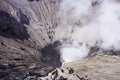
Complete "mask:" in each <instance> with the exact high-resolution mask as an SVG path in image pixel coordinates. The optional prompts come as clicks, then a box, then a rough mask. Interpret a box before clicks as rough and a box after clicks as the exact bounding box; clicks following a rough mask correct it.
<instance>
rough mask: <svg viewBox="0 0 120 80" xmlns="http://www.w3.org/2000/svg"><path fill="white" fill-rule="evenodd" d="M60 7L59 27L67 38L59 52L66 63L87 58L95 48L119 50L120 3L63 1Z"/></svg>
mask: <svg viewBox="0 0 120 80" xmlns="http://www.w3.org/2000/svg"><path fill="white" fill-rule="evenodd" d="M60 6H61V7H60V10H59V12H58V17H59V23H60V26H61V28H67V29H68V33H69V34H70V36H69V37H67V41H66V42H64V41H63V45H62V49H61V53H62V58H63V60H64V61H65V62H69V61H74V60H78V59H81V58H84V57H86V56H87V55H88V53H89V51H90V48H91V47H95V46H98V47H99V48H101V49H103V50H113V51H118V50H120V3H119V0H63V1H62V2H61V4H60Z"/></svg>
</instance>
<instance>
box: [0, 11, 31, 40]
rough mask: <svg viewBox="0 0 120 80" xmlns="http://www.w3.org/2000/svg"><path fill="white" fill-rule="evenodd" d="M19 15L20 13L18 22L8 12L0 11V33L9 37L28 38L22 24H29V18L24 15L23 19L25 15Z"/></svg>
mask: <svg viewBox="0 0 120 80" xmlns="http://www.w3.org/2000/svg"><path fill="white" fill-rule="evenodd" d="M21 16H22V14H21V15H20V21H21V22H18V21H17V20H16V19H15V18H14V17H12V16H11V15H10V14H9V13H7V12H5V11H0V35H1V36H4V37H10V38H18V39H28V38H29V34H28V32H27V29H26V27H25V26H24V25H23V24H24V23H26V24H29V20H28V19H27V17H25V18H26V19H27V20H26V19H23V18H24V16H25V15H24V16H23V17H21Z"/></svg>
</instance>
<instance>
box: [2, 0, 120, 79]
mask: <svg viewBox="0 0 120 80" xmlns="http://www.w3.org/2000/svg"><path fill="white" fill-rule="evenodd" d="M60 2H61V0H0V80H107V79H108V80H119V79H120V77H119V75H120V68H119V66H120V58H119V56H118V55H115V54H119V52H117V53H116V52H115V53H113V52H111V53H110V54H112V55H110V54H106V52H105V53H104V52H95V51H96V50H93V52H92V53H95V54H91V56H90V57H87V58H85V59H83V60H81V61H76V62H71V63H67V64H63V65H62V62H61V60H60V54H59V50H58V48H59V45H61V43H60V42H59V41H57V40H58V39H60V38H61V37H63V36H67V35H65V34H66V29H62V28H61V29H59V27H58V26H59V24H58V22H57V21H58V20H57V17H56V14H55V13H56V11H57V10H58V9H59V3H60ZM61 31H62V33H61ZM97 53H99V54H97ZM113 54H114V55H113ZM61 66H62V67H61ZM56 67H57V69H55V68H56ZM59 67H60V68H59ZM54 69H55V70H54Z"/></svg>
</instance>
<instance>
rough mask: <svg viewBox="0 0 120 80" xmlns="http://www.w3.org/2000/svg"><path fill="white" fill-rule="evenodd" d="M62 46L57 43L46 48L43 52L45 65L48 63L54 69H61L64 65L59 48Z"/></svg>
mask: <svg viewBox="0 0 120 80" xmlns="http://www.w3.org/2000/svg"><path fill="white" fill-rule="evenodd" d="M60 45H61V42H59V41H55V42H54V43H53V44H49V45H47V46H46V47H44V48H43V49H42V50H41V52H42V56H43V57H42V60H43V62H45V63H48V64H49V65H51V66H54V67H60V66H61V65H62V62H61V57H60V51H59V49H58V47H59V46H60Z"/></svg>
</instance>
